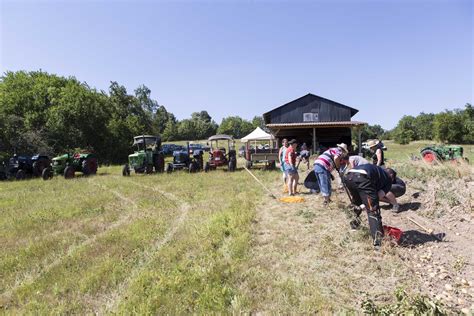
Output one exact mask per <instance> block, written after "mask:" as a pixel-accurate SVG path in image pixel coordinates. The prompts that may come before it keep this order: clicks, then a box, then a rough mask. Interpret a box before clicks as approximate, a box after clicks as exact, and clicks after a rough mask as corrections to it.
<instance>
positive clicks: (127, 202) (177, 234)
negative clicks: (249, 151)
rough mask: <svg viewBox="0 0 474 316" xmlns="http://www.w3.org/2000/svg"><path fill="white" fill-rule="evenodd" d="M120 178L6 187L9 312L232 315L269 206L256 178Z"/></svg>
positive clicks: (106, 172) (5, 295)
mask: <svg viewBox="0 0 474 316" xmlns="http://www.w3.org/2000/svg"><path fill="white" fill-rule="evenodd" d="M119 174H120V168H119V167H109V168H103V169H101V170H100V174H99V175H97V176H95V177H91V178H77V179H74V180H72V181H66V180H64V179H62V178H54V179H53V180H52V181H46V182H43V181H42V180H30V181H23V182H5V183H2V184H1V185H0V200H1V201H2V215H3V216H2V217H1V218H0V229H1V230H0V244H1V251H2V256H1V258H0V267H1V271H2V272H1V273H2V275H1V279H0V282H1V283H0V289H1V291H0V292H2V295H1V302H0V303H1V306H2V308H3V309H5V310H7V311H10V312H15V313H16V312H22V313H23V312H40V313H93V312H104V311H118V312H124V313H128V312H133V311H136V312H143V313H145V312H147V313H165V312H168V313H169V312H173V313H183V312H208V311H226V310H228V308H229V306H230V305H231V302H232V299H233V297H234V296H235V295H236V286H235V284H236V278H237V276H238V273H239V269H240V264H241V262H243V261H244V260H245V259H246V255H247V252H248V248H249V244H250V242H249V239H250V238H251V235H250V226H251V220H252V218H253V216H254V212H255V205H256V203H258V202H259V200H260V198H261V194H260V191H259V190H258V189H256V188H255V184H254V183H252V182H251V181H252V180H251V179H249V178H248V176H247V175H245V174H244V173H242V172H237V173H232V174H231V173H228V172H224V171H222V170H218V171H216V172H211V173H209V174H204V173H201V174H195V175H190V174H188V173H185V172H179V173H173V174H171V175H168V174H162V175H150V176H143V175H136V176H135V175H133V176H132V177H130V178H123V177H121V176H119ZM163 193H172V195H164V194H163ZM163 240H164V241H163Z"/></svg>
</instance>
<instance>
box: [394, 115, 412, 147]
mask: <svg viewBox="0 0 474 316" xmlns="http://www.w3.org/2000/svg"><path fill="white" fill-rule="evenodd" d="M415 131H416V128H415V118H414V117H413V116H411V115H405V116H403V117H402V118H401V119H400V121H399V122H398V125H397V127H395V129H394V131H393V139H394V140H395V141H396V142H397V143H399V144H403V145H404V144H408V143H410V142H411V141H413V140H416V139H417V136H416V132H415Z"/></svg>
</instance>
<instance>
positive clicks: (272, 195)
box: [244, 166, 277, 199]
mask: <svg viewBox="0 0 474 316" xmlns="http://www.w3.org/2000/svg"><path fill="white" fill-rule="evenodd" d="M244 169H245V170H246V171H247V172H248V173H249V174H250V175H251V176H252V177H253V178H254V179H255V181H257V182H258V183H259V184H260V185H261V186H262V187H263V188H264V189H265V190H266V191H267V192H268V193H269V194H270V196H271V197H272V198H274V199H276V198H277V197H276V196H275V195H274V194H273V193H272V191H270V190H269V189H268V188H267V187H266V186H265V185H264V184H263V183H262V182H261V181H260V180H258V178H257V177H256V176H255V175H254V174H253V173H252V172H250V170H249V169H247V167H246V166H244Z"/></svg>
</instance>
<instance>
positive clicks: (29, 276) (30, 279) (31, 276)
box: [0, 179, 138, 303]
mask: <svg viewBox="0 0 474 316" xmlns="http://www.w3.org/2000/svg"><path fill="white" fill-rule="evenodd" d="M88 182H89V183H90V184H92V185H94V186H96V187H98V188H100V189H102V190H106V191H108V192H110V193H112V194H113V195H115V196H116V197H117V198H119V199H120V200H122V201H124V202H126V203H128V205H131V206H132V212H130V213H128V214H127V215H126V216H123V217H120V219H119V220H118V221H116V222H114V223H112V224H110V225H109V226H107V228H106V229H105V230H103V231H102V232H101V233H99V234H95V235H93V236H91V237H89V238H88V239H86V240H84V241H83V242H81V243H80V244H77V245H73V246H71V247H69V248H68V250H67V251H66V253H65V254H64V255H60V256H59V257H57V258H56V259H55V260H54V261H53V262H51V263H50V264H47V265H45V266H44V267H43V268H42V269H40V271H38V272H35V273H26V274H25V276H24V277H23V278H20V279H17V281H16V282H15V285H14V286H12V288H11V289H9V290H7V291H5V292H3V293H1V294H0V303H2V302H5V301H10V300H11V296H12V294H13V293H14V292H16V291H17V290H18V289H19V288H20V287H21V286H24V285H27V284H32V283H34V282H35V281H36V280H38V279H39V278H40V277H41V276H42V275H44V274H46V273H48V272H49V271H51V270H52V269H53V268H55V267H57V266H59V265H60V264H61V263H62V262H63V260H64V259H65V258H67V257H70V256H72V255H73V254H74V252H76V251H77V250H78V249H81V248H83V247H86V246H89V245H91V244H93V243H94V242H95V241H96V240H97V239H98V238H101V237H103V236H105V235H106V234H107V233H109V232H110V231H111V230H113V229H115V228H117V227H120V226H122V225H124V224H126V223H128V222H130V220H132V219H133V218H135V217H136V216H137V215H136V212H135V211H137V210H138V204H137V203H136V202H135V201H134V200H132V199H130V198H128V197H126V196H125V195H123V194H121V193H120V192H118V191H115V190H113V189H110V188H108V187H106V186H105V185H101V184H98V183H95V182H92V181H91V180H90V179H89V180H88Z"/></svg>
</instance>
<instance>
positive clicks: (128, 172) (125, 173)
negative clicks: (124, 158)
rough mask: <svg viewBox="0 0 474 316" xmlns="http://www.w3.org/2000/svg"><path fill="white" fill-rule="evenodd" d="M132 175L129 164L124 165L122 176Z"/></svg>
mask: <svg viewBox="0 0 474 316" xmlns="http://www.w3.org/2000/svg"><path fill="white" fill-rule="evenodd" d="M129 175H130V168H129V167H128V165H127V164H126V165H124V166H123V168H122V176H124V177H128V176H129Z"/></svg>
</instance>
